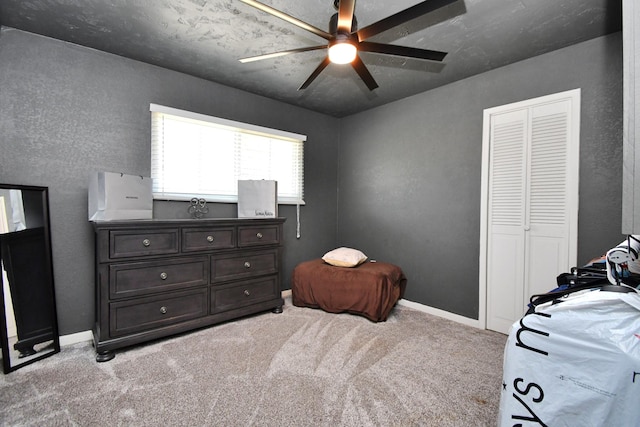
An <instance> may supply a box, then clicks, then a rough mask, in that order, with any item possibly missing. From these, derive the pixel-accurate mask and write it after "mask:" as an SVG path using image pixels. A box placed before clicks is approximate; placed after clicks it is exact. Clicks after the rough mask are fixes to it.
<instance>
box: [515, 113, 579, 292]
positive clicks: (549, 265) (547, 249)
mask: <svg viewBox="0 0 640 427" xmlns="http://www.w3.org/2000/svg"><path fill="white" fill-rule="evenodd" d="M570 107H571V104H570V102H569V101H561V102H555V103H551V104H546V105H540V106H536V107H533V108H531V109H530V126H531V138H530V145H529V159H530V160H529V165H528V178H527V181H528V191H527V203H526V205H527V207H528V209H527V213H526V217H525V259H526V263H525V281H524V293H525V298H526V299H527V300H528V298H529V297H530V296H531V295H533V294H539V293H544V292H548V291H549V290H551V289H553V288H554V287H555V285H556V277H557V276H558V275H559V274H560V273H563V272H566V271H568V269H569V268H570V267H571V266H570V265H569V233H570V207H571V204H572V203H577V200H576V201H575V202H574V201H573V200H572V195H573V194H572V192H571V191H570V189H571V188H572V182H573V179H572V178H573V177H572V176H571V173H572V171H573V170H574V169H575V170H577V168H572V167H570V163H571V162H572V161H575V162H577V161H578V159H577V156H576V158H575V159H572V158H570V156H569V154H570V152H571V151H573V150H571V148H572V147H571V145H570V141H571V138H570V132H571V129H570V126H569V119H570ZM576 181H577V179H576ZM526 302H527V301H525V302H524V304H526Z"/></svg>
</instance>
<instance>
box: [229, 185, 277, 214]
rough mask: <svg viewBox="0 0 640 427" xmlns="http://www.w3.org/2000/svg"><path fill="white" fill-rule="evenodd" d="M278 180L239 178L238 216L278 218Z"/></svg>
mask: <svg viewBox="0 0 640 427" xmlns="http://www.w3.org/2000/svg"><path fill="white" fill-rule="evenodd" d="M277 216H278V181H273V180H266V179H257V180H253V179H249V180H238V218H276V217H277Z"/></svg>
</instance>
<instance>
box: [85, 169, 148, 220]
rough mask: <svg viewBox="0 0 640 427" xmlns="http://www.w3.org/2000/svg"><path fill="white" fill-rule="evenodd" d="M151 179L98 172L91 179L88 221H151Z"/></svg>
mask: <svg viewBox="0 0 640 427" xmlns="http://www.w3.org/2000/svg"><path fill="white" fill-rule="evenodd" d="M151 184H152V180H151V178H148V177H143V176H139V175H126V174H122V173H116V172H96V173H93V174H91V175H90V177H89V221H110V220H118V219H151V218H152V217H153V193H152V186H151Z"/></svg>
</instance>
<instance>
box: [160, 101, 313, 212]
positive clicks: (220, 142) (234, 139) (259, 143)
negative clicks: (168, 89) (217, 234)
mask: <svg viewBox="0 0 640 427" xmlns="http://www.w3.org/2000/svg"><path fill="white" fill-rule="evenodd" d="M150 110H151V178H153V197H154V198H155V199H162V200H190V199H192V198H193V197H198V198H204V199H206V200H207V201H210V202H237V200H238V194H237V193H238V180H239V179H269V180H276V181H278V203H280V204H304V200H303V195H304V194H303V190H304V170H303V144H304V141H306V139H307V137H306V136H304V135H299V134H295V133H290V132H285V131H281V130H277V129H269V128H264V127H260V126H254V125H250V124H246V123H240V122H234V121H231V120H226V119H220V118H217V117H211V116H206V115H202V114H197V113H192V112H189V111H184V110H178V109H175V108H170V107H164V106H161V105H156V104H151V107H150Z"/></svg>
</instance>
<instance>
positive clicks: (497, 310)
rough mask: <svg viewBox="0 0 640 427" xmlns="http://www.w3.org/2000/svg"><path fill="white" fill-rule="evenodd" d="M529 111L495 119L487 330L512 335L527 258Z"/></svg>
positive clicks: (520, 313) (488, 259)
mask: <svg viewBox="0 0 640 427" xmlns="http://www.w3.org/2000/svg"><path fill="white" fill-rule="evenodd" d="M527 116H528V114H527V110H519V111H514V112H508V113H502V114H499V115H495V116H492V117H491V124H490V126H491V128H490V132H491V148H490V160H489V163H490V169H489V194H488V196H489V203H488V235H489V239H488V242H487V243H488V244H487V283H488V286H487V328H488V329H492V330H495V331H500V332H504V331H508V330H509V327H510V326H511V324H512V323H513V322H514V320H515V319H517V318H519V317H520V316H521V315H522V310H521V308H522V301H523V298H524V294H523V292H524V289H523V286H522V283H523V278H524V271H525V266H524V260H525V254H524V249H525V244H524V242H525V240H524V239H525V229H524V226H525V220H526V215H525V212H526V197H525V194H526V171H527V166H526V165H527V151H528V150H527V146H528V143H527V135H528V134H529V132H528V126H529V121H528V118H527Z"/></svg>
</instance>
